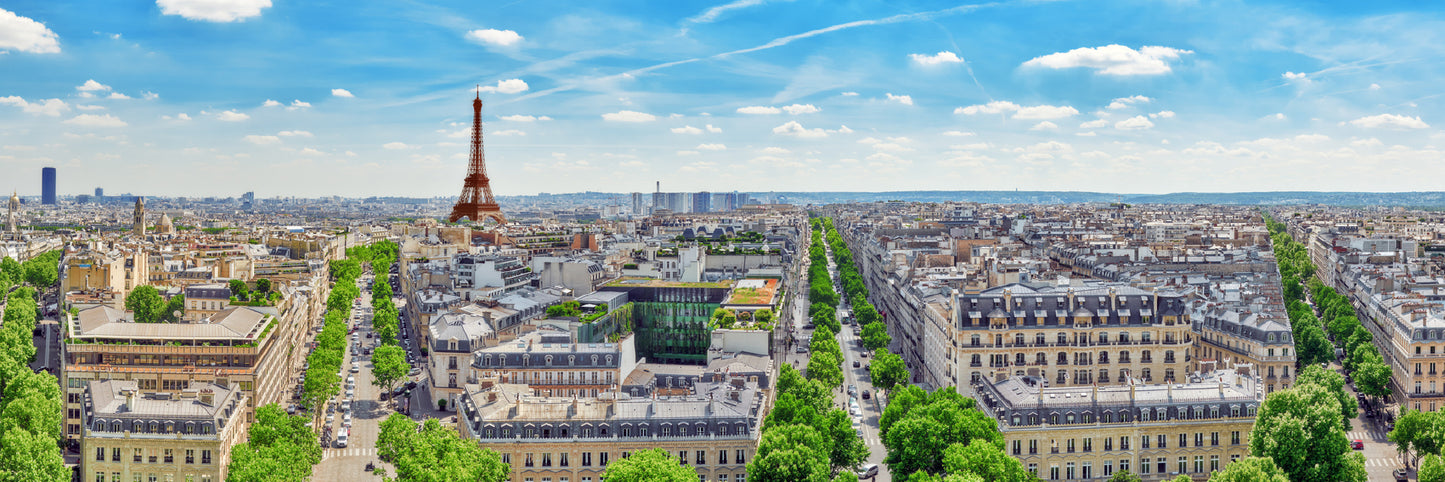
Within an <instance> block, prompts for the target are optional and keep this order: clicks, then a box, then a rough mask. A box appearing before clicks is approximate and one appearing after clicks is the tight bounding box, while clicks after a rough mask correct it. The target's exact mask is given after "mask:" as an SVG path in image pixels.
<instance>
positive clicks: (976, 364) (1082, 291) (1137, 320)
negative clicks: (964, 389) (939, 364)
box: [954, 283, 1194, 387]
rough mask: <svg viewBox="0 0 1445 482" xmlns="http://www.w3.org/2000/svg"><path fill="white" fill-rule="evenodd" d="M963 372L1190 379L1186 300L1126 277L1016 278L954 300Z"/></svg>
mask: <svg viewBox="0 0 1445 482" xmlns="http://www.w3.org/2000/svg"><path fill="white" fill-rule="evenodd" d="M954 306H956V307H957V308H956V309H955V310H954V313H955V315H954V316H955V319H956V320H957V321H956V326H957V327H958V328H957V332H956V333H957V335H956V337H957V338H956V340H955V341H956V342H957V344H958V347H959V348H958V353H959V356H958V357H957V360H958V361H957V366H958V371H959V374H960V375H961V376H960V378H961V379H964V378H965V376H962V375H963V374H964V373H967V375H966V379H967V380H969V383H970V384H975V383H979V382H980V381H990V382H996V381H1001V380H1004V379H1007V378H1009V377H1015V376H1018V377H1034V378H1038V379H1041V380H1042V381H1044V382H1046V383H1048V384H1049V386H1054V387H1060V386H1079V385H1091V384H1110V383H1118V384H1126V383H1128V382H1129V381H1130V380H1131V379H1135V380H1139V381H1142V382H1143V383H1174V382H1179V381H1182V380H1185V379H1186V378H1185V376H1186V374H1187V373H1188V368H1189V364H1188V362H1189V351H1190V347H1191V346H1192V344H1193V340H1194V336H1193V332H1192V331H1191V319H1190V314H1189V312H1188V310H1187V309H1186V308H1187V307H1186V305H1185V300H1184V297H1183V296H1182V295H1180V294H1179V293H1175V292H1171V291H1152V290H1151V291H1145V290H1141V289H1138V288H1134V287H1132V286H1128V285H1125V284H1121V283H1088V284H1080V285H1078V286H1074V285H1050V284H1041V283H1034V284H1026V283H1016V284H1010V285H1005V286H1000V287H995V288H991V289H988V290H984V291H982V292H980V293H979V294H976V295H962V296H957V298H956V301H954Z"/></svg>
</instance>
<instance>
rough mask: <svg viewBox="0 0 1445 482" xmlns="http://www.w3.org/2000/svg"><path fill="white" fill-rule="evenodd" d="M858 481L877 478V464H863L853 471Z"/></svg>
mask: <svg viewBox="0 0 1445 482" xmlns="http://www.w3.org/2000/svg"><path fill="white" fill-rule="evenodd" d="M854 473H856V474H858V478H859V479H867V478H872V477H877V476H878V464H863V465H860V466H858V467H857V468H856V469H854Z"/></svg>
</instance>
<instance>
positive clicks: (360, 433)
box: [311, 289, 396, 482]
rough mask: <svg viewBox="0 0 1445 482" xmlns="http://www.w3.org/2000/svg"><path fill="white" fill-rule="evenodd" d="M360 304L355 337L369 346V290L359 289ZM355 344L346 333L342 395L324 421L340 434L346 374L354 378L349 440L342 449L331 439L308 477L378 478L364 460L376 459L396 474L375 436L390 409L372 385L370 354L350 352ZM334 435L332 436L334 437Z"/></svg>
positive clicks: (333, 480)
mask: <svg viewBox="0 0 1445 482" xmlns="http://www.w3.org/2000/svg"><path fill="white" fill-rule="evenodd" d="M361 305H362V307H363V309H354V310H353V313H352V320H351V321H350V322H351V323H352V325H353V326H355V327H356V331H355V333H357V335H358V336H357V339H358V340H360V341H361V346H362V347H366V346H370V345H371V343H372V342H374V341H375V338H367V337H366V335H367V333H370V332H371V317H370V314H369V313H365V311H367V310H369V309H370V307H371V292H370V290H364V289H363V290H362V295H361ZM353 347H354V345H353V344H352V343H351V336H350V335H347V344H346V355H345V358H344V360H345V361H343V362H342V369H343V370H344V372H343V376H342V379H341V380H342V381H341V383H342V386H341V395H340V396H338V397H337V400H336V402H335V403H333V404H332V407H334V408H333V413H331V414H329V415H328V416H327V422H326V424H327V425H329V426H331V429H332V434H340V433H341V429H342V419H343V416H342V414H343V412H342V411H341V410H340V408H339V406H340V402H341V400H346V399H347V396H346V387H347V385H346V376H354V377H356V394H355V396H354V397H352V398H351V400H352V402H351V403H352V420H351V422H352V425H351V433H350V441H349V442H348V443H347V446H346V447H345V448H340V447H337V446H336V444H335V443H334V442H333V443H331V444H330V445H329V446H328V447H327V448H326V449H325V450H323V451H322V455H321V463H320V464H317V465H316V467H314V468H313V469H312V471H311V473H312V477H311V480H313V481H315V482H353V481H357V480H381V476H380V475H379V474H376V473H372V472H367V471H366V463H367V462H378V463H379V467H383V468H384V469H385V470H386V471H387V473H389V474H391V475H396V470H395V469H394V468H393V467H392V466H391V464H389V463H382V462H381V460H380V459H379V458H378V457H377V456H376V437H377V432H379V431H380V428H381V421H382V420H385V419H386V417H388V416H390V415H391V413H392V412H393V410H392V409H391V408H390V407H389V406H388V404H386V403H385V402H382V401H381V399H380V396H381V389H380V388H378V387H376V386H375V385H372V384H371V357H369V356H364V355H358V354H356V353H353ZM353 359H355V360H356V361H357V363H360V365H361V367H360V368H361V369H360V371H359V372H357V373H355V374H353V373H351V371H350V370H351V362H352V360H353ZM334 438H335V437H334V436H333V439H334Z"/></svg>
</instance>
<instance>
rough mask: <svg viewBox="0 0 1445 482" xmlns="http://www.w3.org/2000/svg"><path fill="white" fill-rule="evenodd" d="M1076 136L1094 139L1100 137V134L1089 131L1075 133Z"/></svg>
mask: <svg viewBox="0 0 1445 482" xmlns="http://www.w3.org/2000/svg"><path fill="white" fill-rule="evenodd" d="M1074 135H1076V136H1079V137H1094V136H1097V135H1099V133H1097V132H1094V131H1088V132H1075V133H1074Z"/></svg>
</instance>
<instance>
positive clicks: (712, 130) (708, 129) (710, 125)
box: [707, 124, 722, 134]
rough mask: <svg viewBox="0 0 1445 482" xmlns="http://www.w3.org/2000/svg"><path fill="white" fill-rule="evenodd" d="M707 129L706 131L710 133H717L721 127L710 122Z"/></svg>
mask: <svg viewBox="0 0 1445 482" xmlns="http://www.w3.org/2000/svg"><path fill="white" fill-rule="evenodd" d="M707 131H708V132H711V133H713V134H717V133H719V132H722V128H721V127H713V126H712V124H708V125H707Z"/></svg>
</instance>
